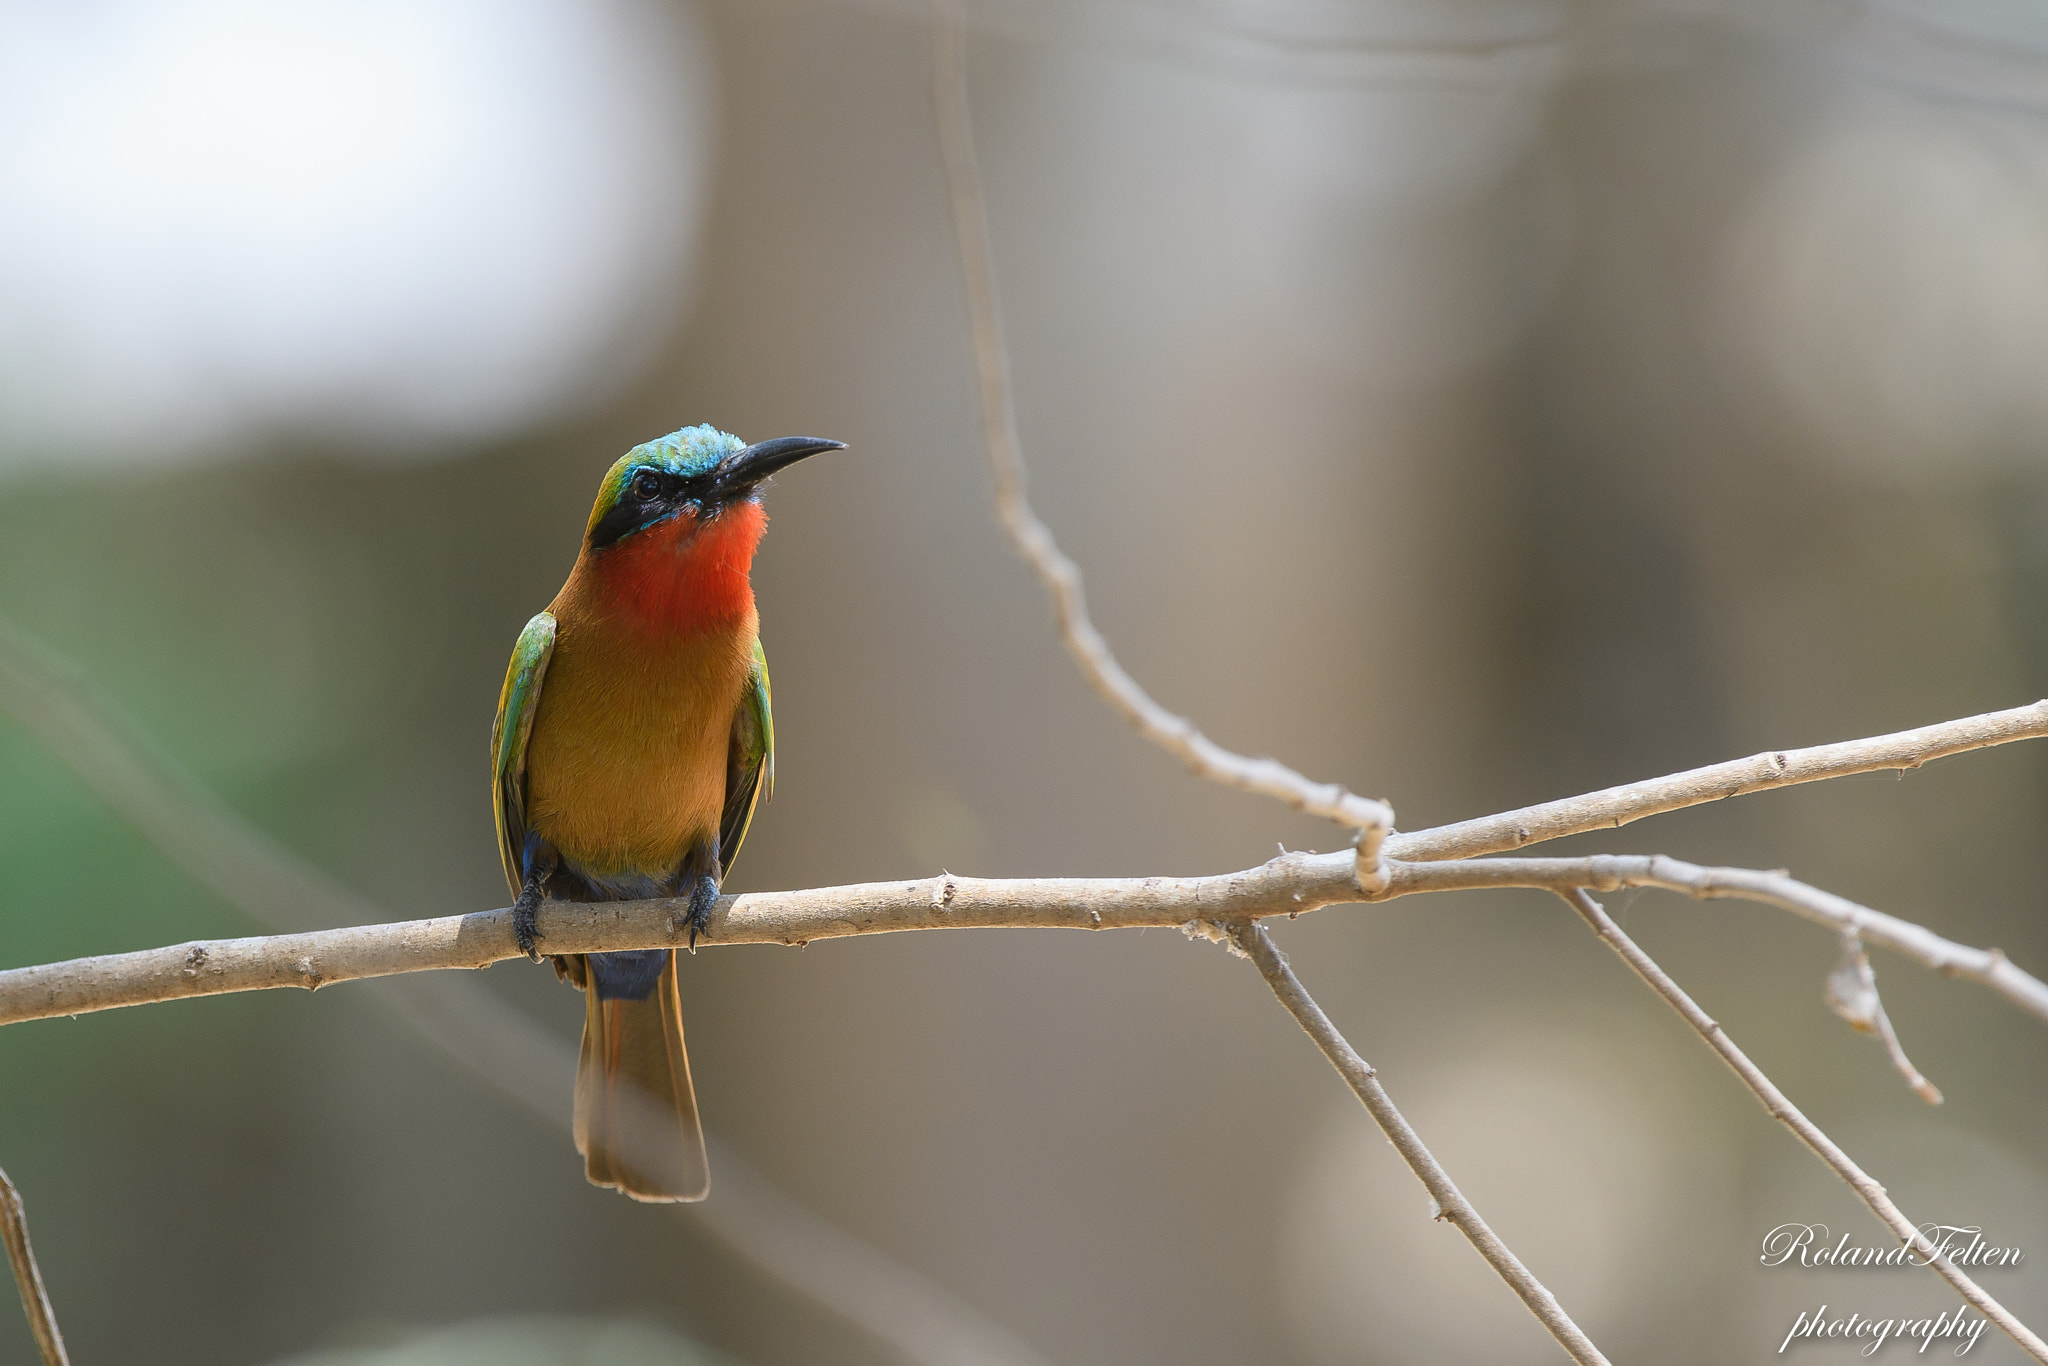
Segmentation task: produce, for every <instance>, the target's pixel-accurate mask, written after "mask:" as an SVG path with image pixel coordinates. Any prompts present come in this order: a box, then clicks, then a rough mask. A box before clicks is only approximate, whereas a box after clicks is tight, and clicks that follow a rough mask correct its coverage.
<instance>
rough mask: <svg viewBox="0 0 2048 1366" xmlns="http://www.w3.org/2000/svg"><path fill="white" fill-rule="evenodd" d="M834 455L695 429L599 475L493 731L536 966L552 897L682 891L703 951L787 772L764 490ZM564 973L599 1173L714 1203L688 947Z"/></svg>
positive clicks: (587, 1148) (506, 837) (588, 1162)
mask: <svg viewBox="0 0 2048 1366" xmlns="http://www.w3.org/2000/svg"><path fill="white" fill-rule="evenodd" d="M842 449H844V447H843V445H842V443H840V442H837V441H821V440H818V439H815V438H813V437H807V436H789V437H783V438H781V439H779V440H776V441H763V442H761V443H760V444H758V445H753V446H749V445H747V444H745V443H744V442H742V441H741V440H740V439H739V438H738V437H736V436H728V435H727V434H726V433H724V432H721V431H719V430H717V429H716V428H713V427H685V428H683V429H682V430H681V431H679V432H675V433H672V434H671V435H668V436H664V437H662V438H661V439H660V440H658V441H650V442H648V443H647V444H646V445H644V446H635V447H634V448H633V449H632V450H630V451H628V452H626V454H625V455H624V456H622V457H620V459H619V461H618V463H617V464H615V465H613V466H612V468H611V472H610V473H609V474H607V475H606V476H605V479H604V485H603V487H601V488H600V489H599V490H598V494H597V505H596V506H595V507H593V508H592V509H591V511H590V524H589V526H588V527H587V528H586V529H585V531H584V535H583V549H582V551H581V552H580V553H579V554H578V555H577V557H576V567H575V568H574V569H572V570H571V571H570V572H569V581H568V582H567V583H565V584H563V585H562V591H561V592H560V593H557V594H556V595H555V600H554V601H553V602H552V603H550V604H549V605H548V610H547V611H545V612H542V613H541V614H540V615H538V616H536V617H535V618H534V619H533V620H532V621H529V622H528V623H527V624H526V629H525V630H524V631H522V632H521V633H520V636H519V643H518V645H516V646H515V647H513V651H512V665H511V667H510V669H508V670H507V671H506V674H505V689H504V692H503V693H502V694H500V696H499V698H498V720H497V724H496V725H495V726H494V727H493V729H492V732H491V777H492V791H493V795H494V796H495V798H496V804H497V812H498V852H499V853H500V854H501V855H502V856H503V857H504V860H505V877H506V879H507V880H508V881H509V882H510V883H511V884H512V890H513V891H514V892H515V893H516V894H517V896H518V900H517V901H516V902H515V903H514V904H513V908H512V928H513V933H514V935H515V936H517V938H518V941H519V947H520V948H521V949H523V950H525V952H526V953H527V955H528V956H529V957H531V958H534V959H535V960H536V961H537V960H538V959H539V957H540V954H539V951H538V950H537V949H536V948H535V946H534V944H535V940H536V939H538V938H539V937H540V936H539V935H538V933H537V931H536V928H535V924H534V919H535V917H534V912H535V910H536V908H537V907H538V906H539V905H540V902H541V899H542V898H543V897H555V898H557V899H560V900H564V901H622V900H635V899H639V898H642V897H686V898H688V903H689V923H690V943H691V945H692V946H693V947H694V946H695V944H696V942H697V934H698V932H699V931H700V930H702V929H703V928H704V925H705V923H706V921H707V920H708V919H709V918H710V915H711V908H712V906H713V905H714V904H715V903H716V901H717V899H718V884H719V882H720V880H721V879H722V878H723V877H724V876H725V874H726V872H727V870H728V869H730V868H731V867H732V861H733V856H734V855H736V854H738V853H739V850H740V842H741V841H742V840H744V839H745V838H746V836H747V825H748V823H749V822H750V821H751V820H752V819H753V815H754V807H755V805H756V804H757V803H758V802H760V801H761V799H762V798H764V797H766V796H767V795H768V794H769V791H770V790H771V789H772V787H773V786H774V782H775V730H774V725H773V723H772V721H771V720H770V717H769V710H768V662H767V659H766V657H765V656H763V655H762V653H761V639H760V634H759V632H760V619H759V617H758V616H757V615H756V613H755V611H754V590H753V585H752V584H751V582H750V581H749V579H748V575H749V573H750V571H751V570H752V568H753V563H754V550H755V547H756V546H758V545H759V544H760V542H761V533H762V531H763V530H764V529H765V528H766V526H767V524H768V517H767V514H766V513H765V512H763V511H762V510H761V487H762V481H763V480H765V479H767V478H768V476H769V475H771V474H773V473H775V472H776V471H777V470H779V469H782V468H783V467H784V466H786V465H790V464H794V463H795V462H796V461H798V460H801V459H803V458H804V457H805V456H807V455H815V454H817V453H818V452H819V451H836V450H842ZM543 685H545V686H543ZM555 970H556V972H558V973H559V974H560V975H561V976H563V977H564V978H566V979H568V980H569V981H571V982H573V983H575V984H576V986H578V987H580V988H581V989H582V990H583V994H584V1015H583V1049H582V1053H581V1056H580V1058H579V1059H578V1063H577V1068H576V1147H577V1150H578V1151H579V1152H581V1153H582V1154H583V1158H584V1170H585V1172H586V1174H587V1175H588V1176H589V1177H590V1180H591V1181H592V1182H593V1183H594V1184H596V1185H600V1186H615V1187H617V1188H618V1189H620V1190H622V1191H624V1192H625V1193H626V1194H628V1195H630V1196H632V1197H633V1198H634V1199H636V1200H701V1199H703V1198H704V1196H705V1194H706V1193H707V1191H708V1190H709V1189H710V1168H709V1165H708V1164H707V1163H706V1161H705V1156H704V1131H703V1129H702V1128H701V1127H700V1126H699V1124H698V1122H697V1099H696V1095H695V1093H694V1092H693V1091H692V1089H691V1086H690V1060H689V1057H688V1055H686V1054H685V1053H684V1051H683V1018H682V1013H681V1008H680V1003H679V1000H678V997H677V992H676V963H675V953H674V951H673V950H670V949H645V950H632V951H628V952H620V953H594V954H589V955H587V956H586V955H582V954H572V955H557V956H556V958H555Z"/></svg>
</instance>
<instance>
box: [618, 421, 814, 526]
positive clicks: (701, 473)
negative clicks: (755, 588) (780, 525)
mask: <svg viewBox="0 0 2048 1366" xmlns="http://www.w3.org/2000/svg"><path fill="white" fill-rule="evenodd" d="M844 449H846V443H845V442H843V441H825V440H822V439H820V438H818V437H812V436H783V437H777V438H776V439H775V440H773V441H762V442H759V443H757V444H755V445H752V446H749V445H748V444H746V443H745V442H744V441H742V440H740V439H739V438H738V437H736V436H733V435H731V434H730V433H728V432H721V431H719V430H718V429H717V428H716V427H711V426H702V427H685V428H683V429H682V430H681V431H678V432H670V433H669V434H668V435H667V436H664V437H660V438H658V439H657V440H654V441H649V442H647V443H645V444H644V445H639V446H635V447H634V448H633V449H632V450H630V451H627V452H626V453H625V454H624V455H622V456H620V457H619V458H618V461H617V462H616V463H615V464H614V465H613V466H612V467H611V470H610V472H608V473H607V474H606V475H605V477H604V484H603V485H602V486H601V487H600V488H599V489H598V491H597V504H596V506H595V507H593V508H591V510H590V525H589V527H588V528H587V529H586V530H585V532H584V541H585V543H586V544H587V545H588V546H589V547H590V548H591V549H592V550H608V549H610V548H611V547H613V546H615V545H618V544H619V543H620V542H622V541H625V540H627V539H629V538H630V537H633V536H636V535H638V534H639V533H641V532H644V531H646V530H648V529H649V528H650V527H656V526H663V525H668V526H671V527H672V529H673V531H674V532H675V533H677V534H681V535H683V536H685V537H687V536H689V535H690V534H691V533H693V532H695V531H696V530H697V529H698V528H699V527H702V526H704V525H705V524H708V523H712V522H716V521H718V520H719V519H720V518H721V517H723V516H724V515H725V514H726V513H728V512H730V511H734V510H740V509H743V508H744V507H747V506H752V507H758V506H759V505H760V499H761V486H762V484H763V482H764V481H766V480H767V478H768V476H769V475H771V474H774V473H775V472H776V471H777V470H780V469H784V468H786V467H788V466H790V465H793V464H795V463H796V462H797V461H799V460H801V459H803V458H804V457H805V456H807V455H816V454H817V453H818V452H820V451H838V450H844ZM756 534H757V535H758V532H757V533H756Z"/></svg>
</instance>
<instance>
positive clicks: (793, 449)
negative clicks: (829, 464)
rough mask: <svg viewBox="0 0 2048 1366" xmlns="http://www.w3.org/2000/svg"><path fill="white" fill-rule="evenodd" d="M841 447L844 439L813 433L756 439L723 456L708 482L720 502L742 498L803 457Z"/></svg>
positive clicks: (844, 447)
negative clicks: (770, 476) (763, 481)
mask: <svg viewBox="0 0 2048 1366" xmlns="http://www.w3.org/2000/svg"><path fill="white" fill-rule="evenodd" d="M845 449H846V443H845V442H844V441H827V440H825V439H824V438H823V437H816V436H778V437H776V438H775V439H774V440H773V441H757V442H755V443H754V444H753V445H751V446H748V447H747V448H745V449H744V450H737V451H734V452H733V453H732V454H731V455H729V456H727V457H726V458H725V462H724V463H723V464H721V465H720V466H719V467H718V473H717V474H716V475H714V476H713V477H712V485H713V487H714V488H715V489H716V490H717V497H718V499H719V500H720V501H721V502H723V501H724V500H726V499H728V498H737V497H742V496H744V495H745V494H747V493H748V492H749V491H751V490H752V489H753V487H754V486H755V485H756V484H758V483H760V482H761V481H762V480H763V479H766V478H767V477H768V476H769V475H771V474H773V473H775V472H776V471H777V470H779V469H786V468H787V467H789V466H791V465H794V464H795V463H796V462H797V461H799V460H802V459H803V458H804V457H806V456H811V455H816V454H818V452H820V451H843V450H845Z"/></svg>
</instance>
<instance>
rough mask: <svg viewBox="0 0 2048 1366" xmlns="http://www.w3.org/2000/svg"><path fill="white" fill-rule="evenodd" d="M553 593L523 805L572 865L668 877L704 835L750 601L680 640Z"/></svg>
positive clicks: (747, 638) (720, 784)
mask: <svg viewBox="0 0 2048 1366" xmlns="http://www.w3.org/2000/svg"><path fill="white" fill-rule="evenodd" d="M574 587H575V585H574V584H573V582H572V584H571V585H570V587H565V588H564V590H563V595H562V597H561V598H558V599H557V600H556V602H555V604H554V607H553V610H554V612H555V614H556V619H557V622H558V625H557V628H556V636H555V649H554V654H553V656H552V657H551V658H550V659H549V661H548V670H547V677H546V682H545V684H544V685H543V687H542V689H541V698H540V705H539V709H538V710H537V711H536V712H535V714H534V722H533V734H532V737H531V738H530V739H529V740H528V742H527V749H526V810H527V822H528V825H529V827H530V828H532V829H534V830H536V831H538V832H539V833H540V834H541V835H542V836H543V837H544V838H546V839H547V840H548V841H549V842H551V843H552V844H553V845H554V846H555V848H556V849H557V850H558V851H559V852H560V853H561V854H562V856H563V857H564V858H565V859H567V860H568V862H569V863H570V864H571V865H573V866H575V867H576V868H579V869H582V870H584V871H587V872H591V873H596V874H600V875H615V874H620V873H648V874H663V873H668V872H671V871H673V870H674V869H675V868H676V866H677V865H678V864H680V863H681V862H682V859H683V856H684V854H686V853H687V852H688V851H689V849H690V847H691V846H692V845H693V844H695V843H697V842H698V841H699V840H702V839H705V838H706V837H708V836H711V835H713V834H715V833H716V832H717V830H718V823H719V817H720V815H721V813H722V812H723V809H724V806H725V765H726V754H727V747H728V744H729V741H730V736H731V733H732V723H733V717H734V715H735V713H736V712H737V711H738V708H739V703H740V695H741V691H742V689H743V688H744V687H745V686H746V679H747V672H748V670H749V668H750V667H751V665H752V662H753V646H754V636H755V632H756V630H757V629H758V628H757V626H756V618H755V616H754V613H753V610H752V605H751V604H748V608H747V610H746V612H745V613H744V615H743V616H742V617H740V618H739V619H738V620H736V621H733V622H731V623H730V624H729V625H728V626H724V627H721V628H719V629H713V630H705V631H699V632H696V633H692V634H691V635H689V636H688V637H687V638H677V637H675V636H660V635H655V634H652V633H649V632H645V631H636V630H631V629H624V627H623V626H622V625H620V624H618V623H615V622H612V621H609V620H607V619H606V617H604V616H603V615H600V614H596V613H593V612H590V611H588V610H587V607H588V604H587V603H585V602H578V601H576V600H575V599H574V596H573V594H572V589H573V588H574Z"/></svg>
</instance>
